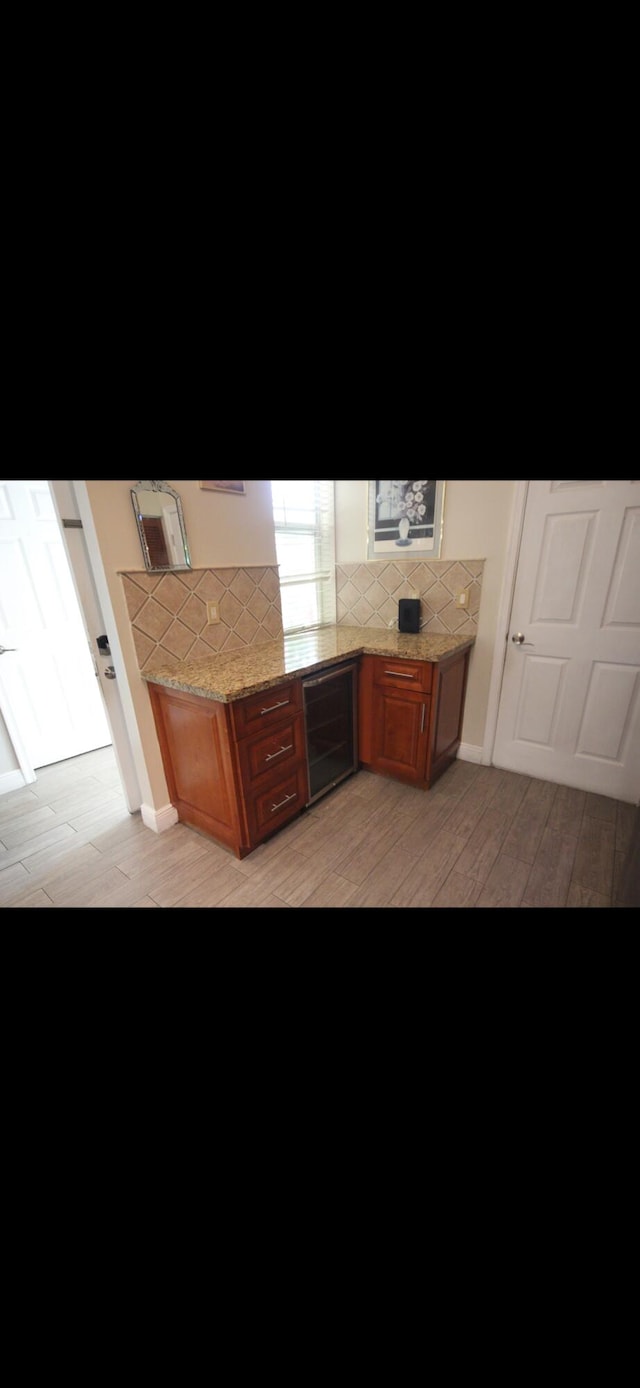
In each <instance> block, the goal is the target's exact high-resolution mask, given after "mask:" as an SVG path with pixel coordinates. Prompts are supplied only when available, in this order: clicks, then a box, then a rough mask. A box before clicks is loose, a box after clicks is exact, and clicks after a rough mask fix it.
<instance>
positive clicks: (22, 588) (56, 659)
mask: <svg viewBox="0 0 640 1388" xmlns="http://www.w3.org/2000/svg"><path fill="white" fill-rule="evenodd" d="M0 646H3V647H5V648H6V649H5V652H4V654H1V655H0V680H1V684H2V699H3V702H6V704H7V705H8V707H9V708H10V709H11V714H12V719H13V721H14V723H16V724H17V726H18V727H19V730H20V737H21V741H22V745H23V747H24V749H25V750H26V753H27V756H28V758H29V760H30V762H31V765H32V766H34V767H38V766H48V765H49V764H50V763H51V762H56V761H64V760H65V759H66V758H67V757H74V756H78V755H79V754H80V753H82V752H88V751H92V750H93V749H94V748H96V747H105V746H108V745H109V744H110V743H111V734H110V732H109V726H108V723H107V718H106V714H105V710H104V704H103V701H102V695H101V693H100V690H99V687H98V680H97V678H96V670H95V667H94V663H93V659H92V656H91V653H90V650H89V644H88V640H87V634H86V631H85V628H84V624H83V621H82V617H81V614H80V609H79V606H78V600H77V597H76V593H75V589H74V586H73V581H72V578H71V574H70V570H69V563H68V560H67V556H66V553H65V548H64V544H63V540H62V536H61V534H60V529H59V526H58V521H57V518H56V515H55V510H54V506H53V499H52V496H51V491H50V488H49V484H48V482H32V481H29V482H5V481H0ZM11 648H15V649H11Z"/></svg>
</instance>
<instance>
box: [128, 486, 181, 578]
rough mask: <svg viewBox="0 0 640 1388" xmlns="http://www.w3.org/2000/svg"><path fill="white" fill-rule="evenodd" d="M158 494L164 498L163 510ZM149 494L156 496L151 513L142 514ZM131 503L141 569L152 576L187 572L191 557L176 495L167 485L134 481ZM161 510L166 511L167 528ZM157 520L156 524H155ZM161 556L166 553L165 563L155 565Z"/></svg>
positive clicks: (179, 501)
mask: <svg viewBox="0 0 640 1388" xmlns="http://www.w3.org/2000/svg"><path fill="white" fill-rule="evenodd" d="M158 493H163V494H165V495H166V496H167V499H168V500H167V507H166V508H163V506H162V503H161V502H159V501H158V499H157V494H158ZM151 494H153V495H154V496H155V497H156V500H155V501H154V502H153V503H152V509H151V511H150V512H145V510H144V506H145V502H144V497H145V495H147V496H148V495H151ZM131 502H132V505H133V513H134V515H135V518H136V525H137V527H138V534H139V536H140V546H141V549H142V557H143V559H144V563H145V568H147V569H149V570H150V571H151V572H152V573H162V572H163V571H169V570H172V569H190V568H191V556H190V554H189V544H188V541H187V532H186V528H185V523H184V514H183V510H182V501H181V499H180V496H179V493H178V492H176V491H174V489H173V487H170V486H169V485H168V483H167V482H137V483H136V485H135V487H132V489H131ZM163 509H166V511H167V517H168V518H169V520H170V521H171V522H172V523H171V524H169V526H168V527H167V526H166V525H165V524H164V522H163ZM172 513H173V514H172ZM158 521H159V522H160V525H158ZM176 522H177V527H176ZM145 523H146V524H145ZM163 553H164V554H166V558H167V563H166V564H163V563H161V562H159V561H160V559H161V558H162V557H163Z"/></svg>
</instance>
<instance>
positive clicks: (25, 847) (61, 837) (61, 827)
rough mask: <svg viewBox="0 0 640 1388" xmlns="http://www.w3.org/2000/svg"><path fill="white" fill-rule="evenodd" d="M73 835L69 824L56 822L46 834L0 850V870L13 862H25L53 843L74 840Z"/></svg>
mask: <svg viewBox="0 0 640 1388" xmlns="http://www.w3.org/2000/svg"><path fill="white" fill-rule="evenodd" d="M75 837H76V836H75V834H74V832H73V829H72V828H71V825H70V824H58V825H57V826H56V828H55V829H49V830H48V831H47V833H46V834H39V835H38V837H37V838H35V839H30V840H29V842H28V843H21V844H19V845H18V846H17V848H7V849H4V850H3V851H1V852H0V872H1V871H2V869H3V868H7V867H11V866H12V865H13V863H27V862H28V860H29V858H31V857H32V856H37V855H38V854H39V853H43V852H44V851H45V850H46V849H47V848H52V847H53V846H54V845H55V844H59V843H62V842H65V841H66V842H69V841H75Z"/></svg>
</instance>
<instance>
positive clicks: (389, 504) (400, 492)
mask: <svg viewBox="0 0 640 1388" xmlns="http://www.w3.org/2000/svg"><path fill="white" fill-rule="evenodd" d="M444 489H445V484H444V482H369V511H368V522H369V530H368V544H367V558H368V559H390V558H391V557H394V558H396V559H413V558H414V556H415V557H417V558H421V557H422V558H427V557H428V558H430V559H438V558H439V556H440V546H441V544H442V522H443V513H444Z"/></svg>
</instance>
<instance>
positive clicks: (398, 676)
mask: <svg viewBox="0 0 640 1388" xmlns="http://www.w3.org/2000/svg"><path fill="white" fill-rule="evenodd" d="M384 673H385V675H393V676H394V677H395V678H396V679H399V680H414V679H415V678H416V676H415V674H412V675H407V673H406V671H404V670H385V672H384Z"/></svg>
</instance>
